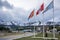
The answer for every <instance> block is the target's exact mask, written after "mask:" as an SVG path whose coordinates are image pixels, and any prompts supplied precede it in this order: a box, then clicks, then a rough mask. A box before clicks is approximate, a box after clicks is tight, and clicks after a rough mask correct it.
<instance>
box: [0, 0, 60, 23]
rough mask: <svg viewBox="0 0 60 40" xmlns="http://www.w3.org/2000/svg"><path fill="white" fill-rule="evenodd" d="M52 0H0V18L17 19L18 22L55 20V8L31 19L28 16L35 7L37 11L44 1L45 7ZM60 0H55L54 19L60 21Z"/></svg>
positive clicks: (6, 19)
mask: <svg viewBox="0 0 60 40" xmlns="http://www.w3.org/2000/svg"><path fill="white" fill-rule="evenodd" d="M51 1H52V0H0V20H4V21H16V22H18V23H27V22H35V21H37V22H38V21H41V22H43V21H44V22H47V21H53V8H52V9H50V10H48V11H47V12H46V13H44V20H43V14H42V13H40V14H39V15H38V16H36V13H35V15H34V17H33V18H31V19H29V21H28V16H29V14H30V13H31V11H32V10H33V9H35V12H36V11H37V10H38V9H39V7H40V6H41V4H42V3H43V2H44V6H45V7H44V8H46V7H47V6H48V5H49V3H50V2H51ZM59 4H60V0H54V21H55V22H60V5H59Z"/></svg>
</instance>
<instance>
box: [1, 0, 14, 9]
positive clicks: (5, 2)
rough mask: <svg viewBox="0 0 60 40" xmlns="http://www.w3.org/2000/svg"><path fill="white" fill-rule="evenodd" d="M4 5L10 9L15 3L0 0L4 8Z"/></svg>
mask: <svg viewBox="0 0 60 40" xmlns="http://www.w3.org/2000/svg"><path fill="white" fill-rule="evenodd" d="M3 6H4V7H6V8H8V9H12V8H13V5H10V4H9V3H8V2H7V1H2V0H0V7H1V8H2V7H3Z"/></svg>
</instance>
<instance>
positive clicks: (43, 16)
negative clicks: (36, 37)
mask: <svg viewBox="0 0 60 40" xmlns="http://www.w3.org/2000/svg"><path fill="white" fill-rule="evenodd" d="M44 29H45V28H44V13H43V38H44V36H45V32H44Z"/></svg>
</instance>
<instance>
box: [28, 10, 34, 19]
mask: <svg viewBox="0 0 60 40" xmlns="http://www.w3.org/2000/svg"><path fill="white" fill-rule="evenodd" d="M33 16H34V10H33V11H32V12H31V14H30V15H29V17H28V19H30V18H32V17H33Z"/></svg>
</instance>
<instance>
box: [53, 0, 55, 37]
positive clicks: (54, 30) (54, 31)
mask: <svg viewBox="0 0 60 40" xmlns="http://www.w3.org/2000/svg"><path fill="white" fill-rule="evenodd" d="M54 29H55V23H54V0H53V37H54V38H55V30H54Z"/></svg>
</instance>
